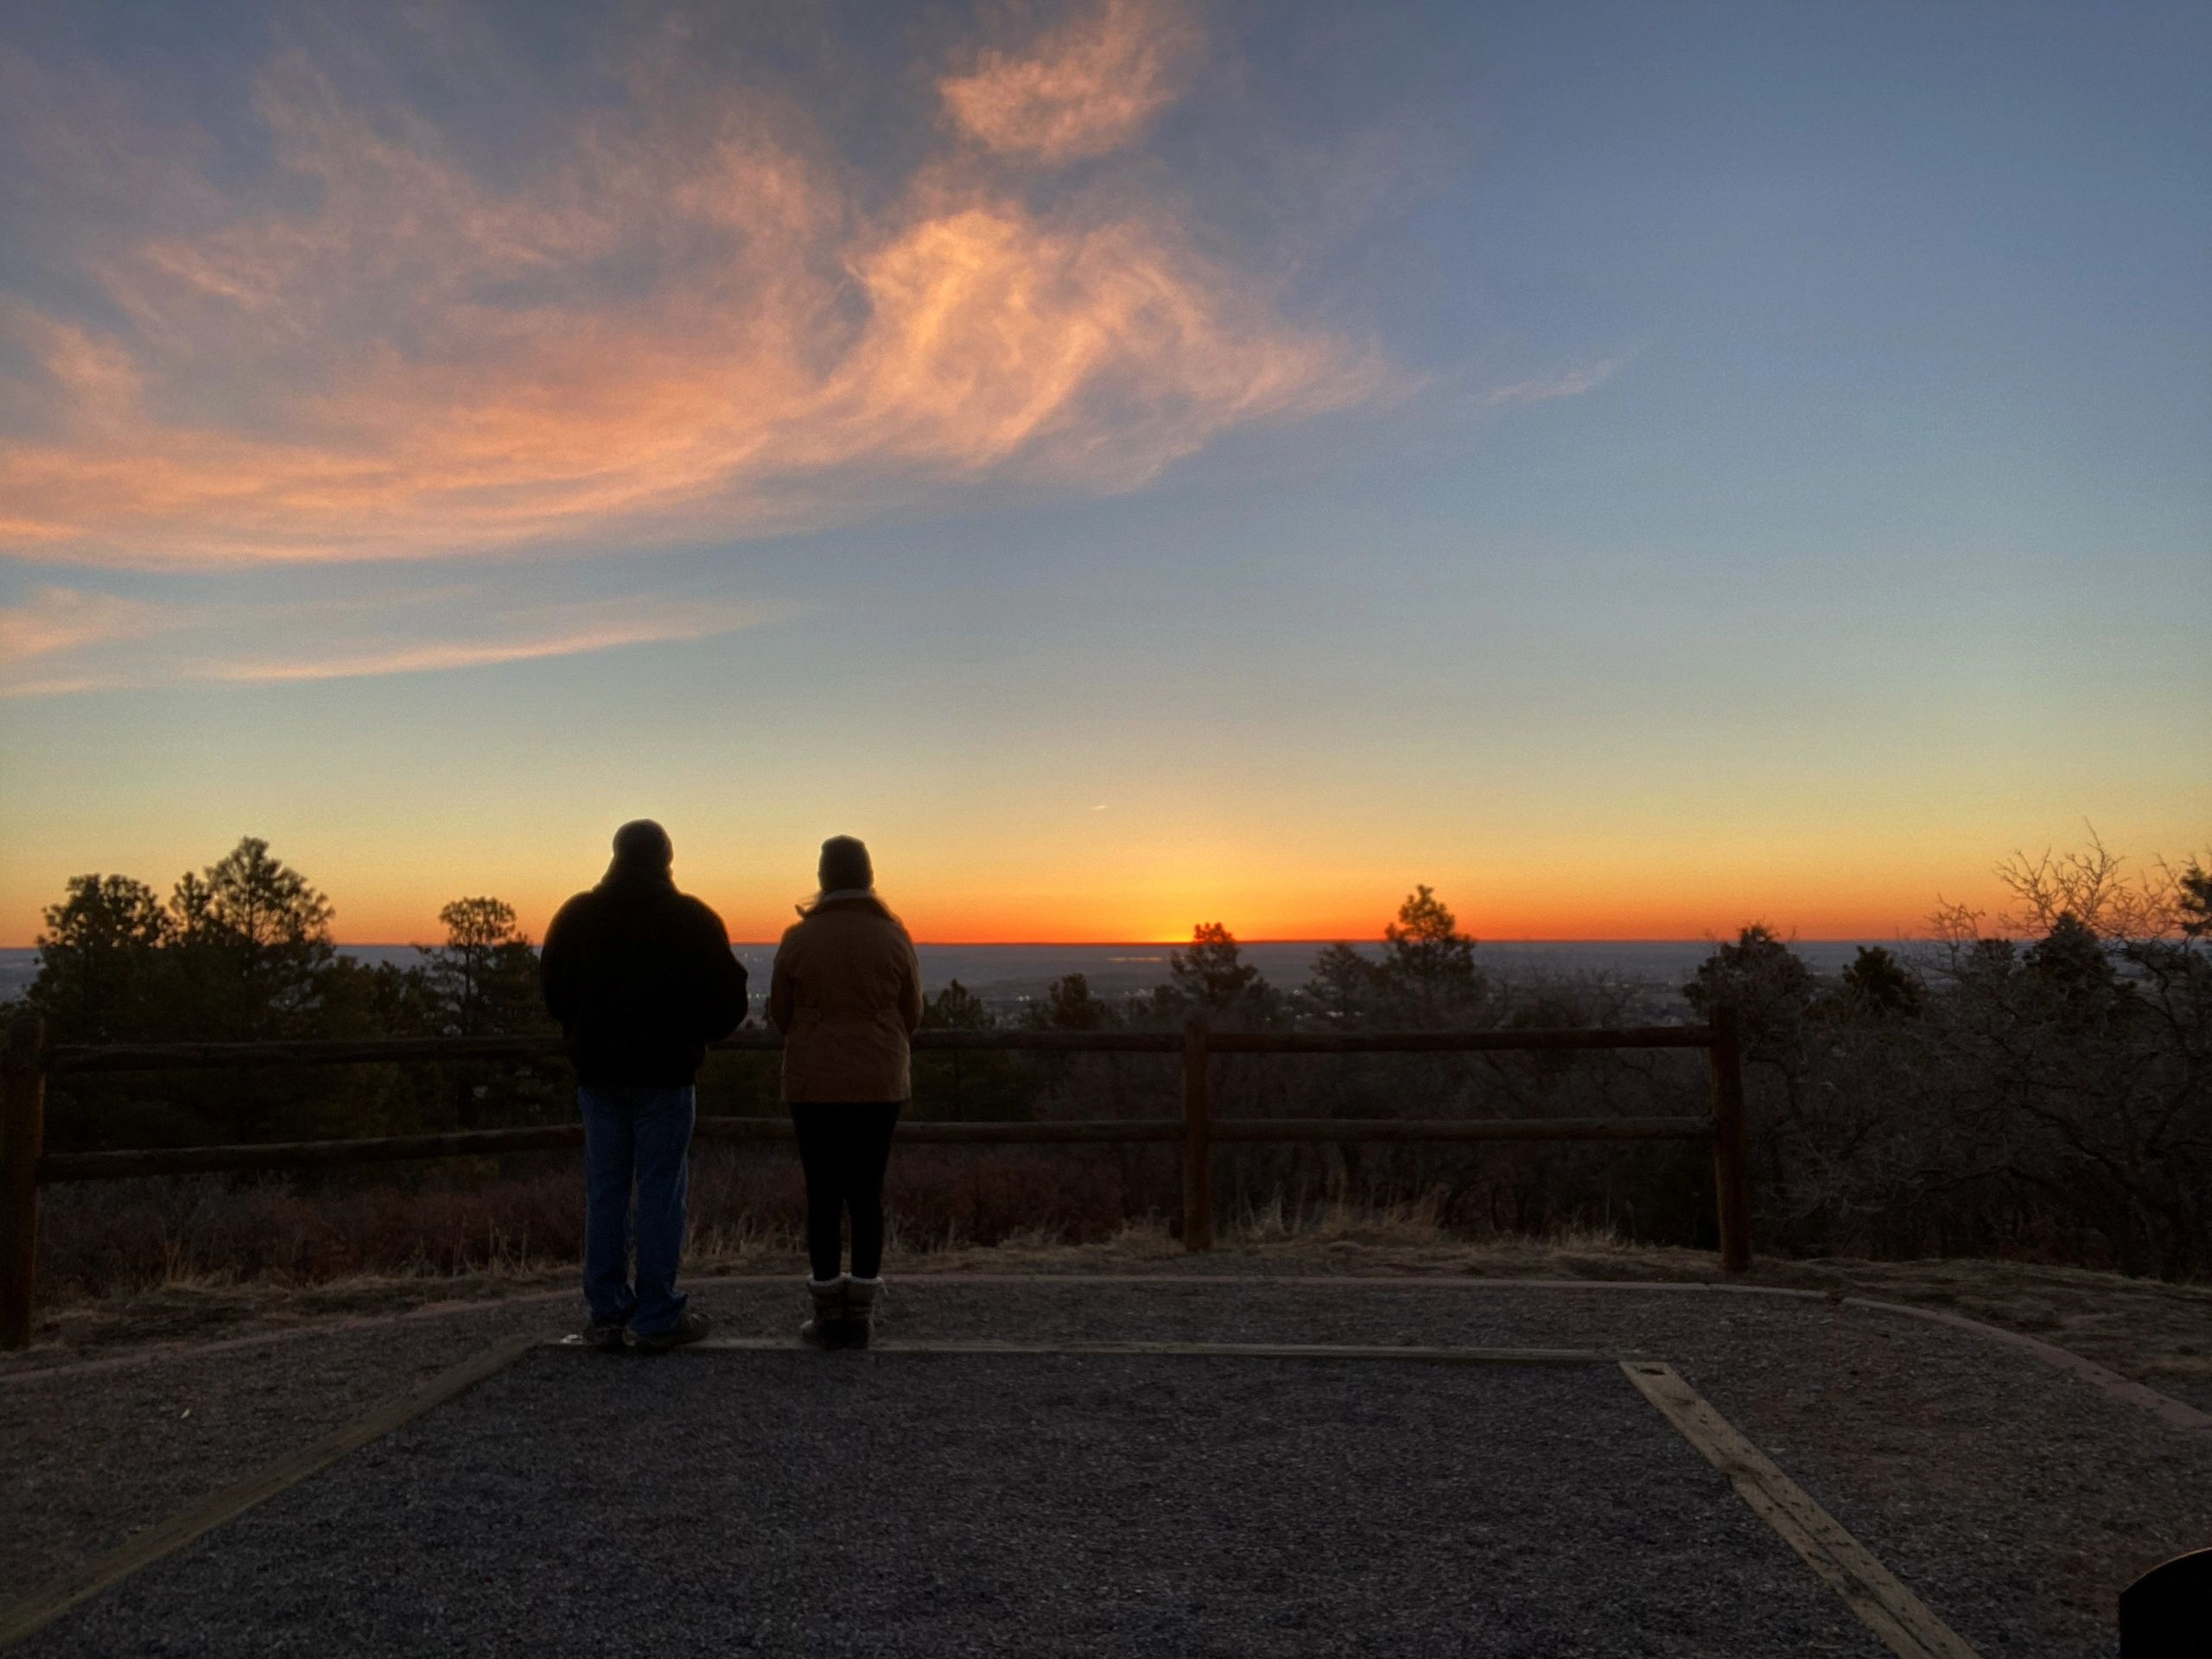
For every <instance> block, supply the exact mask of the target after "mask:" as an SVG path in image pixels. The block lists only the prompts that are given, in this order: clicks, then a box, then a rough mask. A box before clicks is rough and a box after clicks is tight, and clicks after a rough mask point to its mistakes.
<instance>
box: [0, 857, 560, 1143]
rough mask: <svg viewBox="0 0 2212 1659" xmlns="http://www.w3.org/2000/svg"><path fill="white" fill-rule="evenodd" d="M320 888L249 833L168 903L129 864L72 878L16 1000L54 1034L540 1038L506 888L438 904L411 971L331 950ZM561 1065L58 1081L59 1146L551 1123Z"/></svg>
mask: <svg viewBox="0 0 2212 1659" xmlns="http://www.w3.org/2000/svg"><path fill="white" fill-rule="evenodd" d="M333 918H334V911H333V909H332V906H331V903H330V900H329V899H328V897H327V895H325V894H324V893H321V891H319V890H318V889H317V888H316V887H315V886H314V885H313V884H312V883H311V882H309V881H308V879H307V878H306V877H305V876H303V875H302V874H300V873H299V872H298V871H297V870H295V869H293V868H291V867H289V865H287V864H285V863H284V862H283V861H282V860H280V859H278V858H277V857H275V856H274V855H272V854H271V853H270V850H269V843H268V842H265V841H263V840H260V839H258V838H257V837H254V836H247V837H246V838H245V839H244V840H242V841H240V842H238V845H237V846H236V847H235V848H233V849H232V850H231V852H230V853H229V854H228V855H226V856H225V857H224V858H223V859H221V860H220V861H218V862H216V863H214V864H212V865H209V866H208V867H207V868H205V869H203V870H200V871H198V872H196V873H195V872H187V873H186V874H184V875H182V876H180V877H179V878H178V879H177V881H176V883H175V886H174V887H172V888H171V889H170V892H169V896H168V899H166V900H163V899H162V897H161V896H160V895H159V894H158V893H156V892H155V890H154V889H153V888H152V887H149V886H148V885H147V884H146V883H144V882H143V881H139V880H135V879H133V878H131V877H130V876H124V875H97V874H96V875H80V876H76V877H73V879H72V880H70V881H69V883H68V885H67V890H66V892H65V893H64V894H63V896H62V898H61V899H60V902H59V903H57V904H54V905H52V906H48V909H47V911H46V913H45V919H46V927H45V931H43V932H41V934H40V936H39V940H38V949H39V970H38V976H37V977H36V978H35V980H34V981H33V982H32V983H31V986H30V988H29V991H28V992H27V993H26V994H25V996H24V998H23V1002H24V1004H25V1006H27V1007H29V1008H30V1009H32V1010H34V1011H35V1012H36V1013H38V1014H42V1015H43V1016H44V1017H45V1019H46V1022H47V1032H48V1041H49V1042H54V1043H111V1042H164V1041H199V1042H255V1041H267V1040H271V1039H312V1038H355V1039H359V1038H370V1037H431V1036H485V1035H493V1034H499V1033H550V1032H553V1031H554V1030H555V1029H556V1028H555V1027H553V1026H552V1024H551V1022H550V1020H548V1019H547V1017H546V1015H545V1014H544V1011H543V1006H542V1004H541V1003H540V1001H539V1000H538V992H537V952H536V950H533V949H532V948H531V944H530V942H529V941H528V940H527V939H525V938H524V937H523V936H522V934H521V932H520V931H518V928H517V926H516V924H515V912H514V910H513V908H512V906H509V905H506V904H505V903H502V902H501V901H500V900H499V899H491V898H466V899H454V901H453V902H452V903H451V904H448V905H447V906H445V907H444V908H443V909H442V911H440V912H439V914H438V919H439V921H440V923H441V924H442V925H443V926H444V928H445V930H446V937H445V941H444V943H443V944H438V945H432V946H425V947H421V948H420V950H419V954H420V957H421V960H420V961H419V962H417V963H413V964H410V965H409V966H407V967H400V966H397V965H396V964H393V963H374V964H371V963H362V962H357V961H355V960H353V958H351V957H343V956H340V954H339V953H338V951H337V949H336V947H335V945H334V944H333V941H332V938H331V931H330V929H331V922H332V920H333ZM565 1075H566V1072H565V1068H563V1067H561V1066H558V1065H547V1066H543V1067H529V1066H524V1067H521V1068H517V1067H515V1066H513V1065H499V1066H496V1067H495V1066H491V1065H486V1064H483V1063H473V1064H472V1063H458V1064H453V1065H431V1066H341V1067H330V1068H302V1069H299V1070H297V1071H180V1072H146V1073H117V1074H114V1075H111V1076H108V1075H102V1076H93V1077H64V1078H56V1079H55V1080H54V1084H53V1085H52V1087H51V1089H50V1090H49V1099H48V1129H47V1144H48V1146H49V1147H53V1148H54V1149H55V1150H67V1151H77V1150H83V1149H88V1148H93V1147H123V1146H164V1145H189V1144H195V1143H204V1142H212V1141H271V1140H294V1139H312V1138H315V1137H319V1136H326V1135H332V1136H334V1135H400V1134H409V1133H413V1132H416V1131H427V1130H433V1129H443V1128H485V1127H491V1126H494V1125H501V1124H518V1123H532V1122H556V1121H558V1120H559V1118H560V1116H562V1115H563V1114H564V1113H566V1112H567V1111H569V1109H570V1108H569V1103H568V1101H567V1098H566V1090H565V1088H564V1087H563V1079H564V1078H565Z"/></svg>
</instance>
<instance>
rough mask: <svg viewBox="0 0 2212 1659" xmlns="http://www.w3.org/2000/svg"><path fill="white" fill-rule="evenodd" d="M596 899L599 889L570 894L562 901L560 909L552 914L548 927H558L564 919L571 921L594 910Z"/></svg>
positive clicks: (587, 888)
mask: <svg viewBox="0 0 2212 1659" xmlns="http://www.w3.org/2000/svg"><path fill="white" fill-rule="evenodd" d="M598 898H599V889H598V888H596V887H586V888H585V889H584V890H583V891H582V893H570V894H569V896H568V897H567V898H566V899H563V900H562V903H561V908H560V909H558V910H556V911H555V912H553V919H552V921H551V922H550V924H549V926H550V927H558V926H560V925H561V923H562V921H563V918H568V919H571V920H573V919H574V918H576V917H578V916H582V915H583V914H585V913H586V912H588V911H591V910H593V909H594V908H595V907H596V905H595V901H596V900H597V899H598Z"/></svg>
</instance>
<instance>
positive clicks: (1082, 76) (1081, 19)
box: [938, 0, 1202, 162]
mask: <svg viewBox="0 0 2212 1659" xmlns="http://www.w3.org/2000/svg"><path fill="white" fill-rule="evenodd" d="M1201 44H1202V42H1201V41H1200V37H1199V33H1198V29H1197V28H1196V27H1195V26H1194V24H1193V23H1192V20H1191V19H1190V17H1189V16H1187V15H1186V14H1185V13H1184V12H1183V11H1182V10H1180V9H1179V8H1177V7H1174V6H1172V5H1166V4H1154V3H1148V0H1107V3H1105V4H1103V5H1101V6H1099V7H1097V8H1096V9H1095V10H1092V11H1090V12H1089V13H1088V14H1079V15H1077V16H1076V17H1074V18H1072V19H1071V20H1069V21H1068V22H1063V23H1062V24H1060V25H1059V27H1058V28H1057V29H1053V30H1052V31H1051V32H1050V33H1049V34H1047V35H1045V36H1044V37H1043V38H1042V39H1040V40H1039V41H1037V42H1036V43H1035V44H1034V45H1033V46H1032V47H1031V48H1029V49H1028V50H1027V51H1024V52H1019V53H1009V52H1005V51H1000V50H995V49H993V50H986V51H985V52H983V53H982V54H981V56H980V57H979V59H978V60H977V61H976V67H975V69H974V70H973V71H972V72H971V73H967V74H963V75H947V76H945V77H944V79H941V80H940V81H938V92H940V93H942V94H943V96H944V103H945V108H946V109H947V110H948V111H950V113H951V116H952V118H953V120H954V122H955V123H956V124H957V125H958V126H959V127H960V128H961V130H963V131H964V132H967V133H968V134H969V135H971V136H972V137H976V138H979V139H981V140H982V142H983V143H985V144H987V145H988V146H989V147H990V148H991V149H995V150H1000V151H1003V152H1007V153H1011V154H1014V155H1023V156H1034V157H1036V158H1037V159H1038V160H1039V161H1042V162H1067V161H1072V160H1074V159H1076V158H1077V157H1078V156H1096V155H1101V154H1103V153H1104V152H1105V151H1107V150H1109V149H1116V148H1118V147H1119V146H1121V145H1122V144H1123V143H1127V142H1128V140H1129V139H1130V138H1132V137H1135V135H1136V134H1137V133H1138V132H1140V131H1141V130H1143V128H1144V126H1145V124H1147V122H1149V121H1150V120H1151V119H1152V118H1153V117H1154V115H1156V114H1158V113H1159V112H1160V110H1161V109H1163V108H1165V107H1166V105H1168V104H1169V103H1170V102H1172V101H1173V99H1175V98H1176V97H1177V96H1179V93H1180V92H1181V91H1182V85H1181V82H1182V78H1183V73H1184V72H1185V69H1186V68H1187V67H1188V65H1189V62H1190V60H1191V59H1192V57H1193V56H1195V55H1196V54H1197V52H1198V48H1199V47H1200V45H1201Z"/></svg>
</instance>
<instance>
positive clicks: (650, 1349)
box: [630, 1307, 715, 1354]
mask: <svg viewBox="0 0 2212 1659" xmlns="http://www.w3.org/2000/svg"><path fill="white" fill-rule="evenodd" d="M714 1328H715V1322H714V1321H713V1320H712V1319H709V1318H708V1317H707V1316H706V1315H705V1314H703V1313H693V1312H692V1311H691V1310H690V1308H688V1307H687V1308H685V1309H684V1310H683V1318H681V1319H677V1322H676V1323H675V1324H674V1325H670V1326H669V1327H668V1329H667V1330H665V1331H633V1332H631V1333H630V1340H631V1341H632V1343H634V1344H636V1345H637V1349H638V1351H639V1353H641V1354H664V1353H666V1352H667V1351H669V1350H670V1349H671V1348H681V1347H683V1345H684V1344H686V1343H690V1342H696V1341H698V1340H699V1338H702V1337H703V1336H705V1335H706V1334H707V1332H709V1331H711V1330H713V1329H714Z"/></svg>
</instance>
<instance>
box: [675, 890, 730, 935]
mask: <svg viewBox="0 0 2212 1659" xmlns="http://www.w3.org/2000/svg"><path fill="white" fill-rule="evenodd" d="M676 903H677V909H679V910H681V911H682V912H683V913H684V914H685V915H686V916H688V917H690V918H691V919H692V920H693V921H695V922H696V923H698V924H699V925H701V926H702V927H711V928H713V929H714V930H715V931H716V932H717V933H721V934H723V935H725V936H727V935H728V932H729V930H728V928H727V927H725V926H724V925H722V918H721V912H719V911H717V910H715V907H714V906H712V905H710V904H709V903H708V902H707V901H706V900H705V899H701V898H697V897H696V896H694V895H693V894H691V893H677V895H676Z"/></svg>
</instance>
